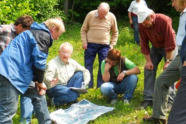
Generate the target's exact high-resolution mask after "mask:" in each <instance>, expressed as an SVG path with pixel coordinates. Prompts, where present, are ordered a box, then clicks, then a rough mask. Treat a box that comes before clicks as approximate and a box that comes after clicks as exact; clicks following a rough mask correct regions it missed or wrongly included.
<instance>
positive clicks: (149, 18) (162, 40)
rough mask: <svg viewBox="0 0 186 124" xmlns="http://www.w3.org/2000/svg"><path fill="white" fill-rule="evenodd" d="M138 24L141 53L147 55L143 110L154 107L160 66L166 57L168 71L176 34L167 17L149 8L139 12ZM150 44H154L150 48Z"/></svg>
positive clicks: (165, 66) (165, 65)
mask: <svg viewBox="0 0 186 124" xmlns="http://www.w3.org/2000/svg"><path fill="white" fill-rule="evenodd" d="M138 23H139V31H140V36H141V44H140V45H141V52H142V54H144V55H145V59H146V63H145V70H144V101H143V102H142V103H141V107H142V108H146V107H147V106H152V100H153V92H154V83H155V77H156V71H157V67H158V64H159V63H160V62H161V60H162V58H163V57H164V61H165V64H164V66H163V69H166V68H167V66H168V65H169V63H170V62H171V61H172V59H173V51H174V49H175V48H176V45H175V32H174V30H173V29H172V20H171V18H169V17H168V16H166V15H163V14H155V13H154V12H153V11H152V10H151V9H149V8H141V9H140V10H139V11H138ZM149 42H150V43H151V44H152V47H151V48H150V46H149Z"/></svg>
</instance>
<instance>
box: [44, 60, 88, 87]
mask: <svg viewBox="0 0 186 124" xmlns="http://www.w3.org/2000/svg"><path fill="white" fill-rule="evenodd" d="M77 71H82V72H83V78H84V82H85V84H88V83H89V82H90V73H89V71H88V70H87V69H86V68H85V67H83V66H81V65H80V64H79V63H77V62H76V61H75V60H73V59H69V61H68V63H64V62H62V61H61V59H60V57H59V56H57V57H55V58H53V59H52V60H50V61H49V62H48V64H47V69H46V72H45V77H44V82H45V84H46V85H47V88H48V89H50V88H52V87H54V86H56V85H59V84H61V85H67V83H68V81H69V80H70V78H71V77H72V76H73V75H74V73H75V72H77ZM56 78H58V82H57V83H56V84H55V85H53V86H50V82H51V81H52V80H53V79H56Z"/></svg>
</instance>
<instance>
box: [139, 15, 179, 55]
mask: <svg viewBox="0 0 186 124" xmlns="http://www.w3.org/2000/svg"><path fill="white" fill-rule="evenodd" d="M154 16H155V18H154V21H153V26H152V27H151V28H146V27H144V26H143V25H142V24H139V32H140V36H141V43H140V44H141V52H142V53H143V54H145V55H147V54H149V53H150V47H149V41H150V42H151V43H152V45H153V46H154V47H155V48H165V51H166V52H169V51H172V50H174V49H175V46H176V45H175V32H174V30H173V29H172V20H171V18H169V17H168V16H166V15H163V14H154Z"/></svg>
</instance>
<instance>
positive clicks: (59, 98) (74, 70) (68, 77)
mask: <svg viewBox="0 0 186 124" xmlns="http://www.w3.org/2000/svg"><path fill="white" fill-rule="evenodd" d="M72 52H73V46H72V45H71V44H70V43H68V42H65V43H62V44H61V46H60V49H59V56H57V57H55V58H53V59H52V60H50V62H49V63H48V66H47V69H46V72H45V78H44V82H45V83H46V85H47V88H48V90H47V92H46V93H47V95H48V96H49V97H50V98H51V99H52V102H53V104H54V105H63V104H65V103H69V102H73V101H76V100H77V98H78V97H79V92H78V91H76V90H74V89H71V88H72V87H73V88H82V87H87V86H88V84H89V82H90V73H89V71H88V70H87V69H85V68H84V67H83V66H81V65H80V64H79V63H77V62H76V61H75V60H73V59H71V58H70V57H71V55H72ZM84 91H85V92H86V89H85V90H84Z"/></svg>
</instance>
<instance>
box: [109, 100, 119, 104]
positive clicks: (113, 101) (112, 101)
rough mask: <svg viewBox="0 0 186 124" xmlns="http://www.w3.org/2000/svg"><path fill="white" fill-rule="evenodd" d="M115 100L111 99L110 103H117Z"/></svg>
mask: <svg viewBox="0 0 186 124" xmlns="http://www.w3.org/2000/svg"><path fill="white" fill-rule="evenodd" d="M117 101H118V100H117V99H111V101H110V104H112V105H114V104H116V103H117Z"/></svg>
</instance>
